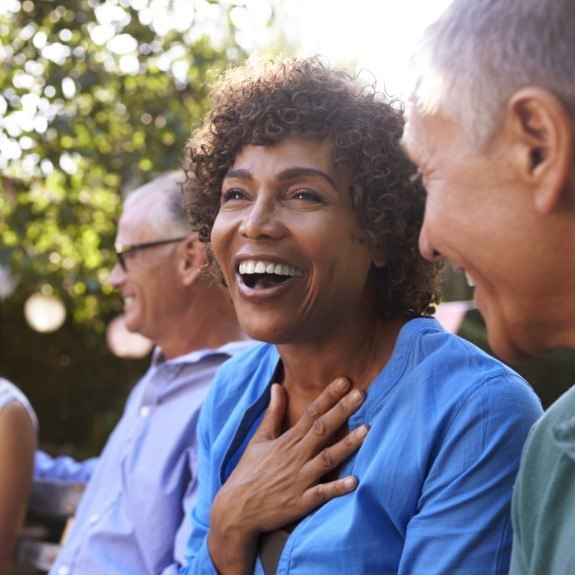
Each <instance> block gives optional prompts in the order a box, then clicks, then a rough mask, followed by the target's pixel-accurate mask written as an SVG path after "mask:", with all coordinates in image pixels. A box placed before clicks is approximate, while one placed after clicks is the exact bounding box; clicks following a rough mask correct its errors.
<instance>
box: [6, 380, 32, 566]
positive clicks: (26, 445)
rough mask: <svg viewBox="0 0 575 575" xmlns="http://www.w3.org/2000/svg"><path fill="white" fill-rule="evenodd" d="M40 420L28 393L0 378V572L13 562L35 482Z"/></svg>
mask: <svg viewBox="0 0 575 575" xmlns="http://www.w3.org/2000/svg"><path fill="white" fill-rule="evenodd" d="M36 427H37V420H36V414H35V413H34V410H33V409H32V407H31V406H30V403H29V402H28V400H27V398H26V397H25V396H24V394H23V393H22V392H21V391H20V390H19V389H18V388H17V387H16V386H15V385H14V384H12V383H10V382H9V381H8V380H6V379H4V378H2V377H0V572H1V573H4V572H7V571H3V570H2V566H4V568H5V569H8V567H7V566H8V565H10V563H11V561H12V554H13V552H14V545H15V543H16V538H17V536H18V534H19V532H20V529H21V528H22V524H23V522H24V516H25V513H26V507H27V505H28V495H29V492H30V485H31V483H32V468H33V462H34V451H35V449H36Z"/></svg>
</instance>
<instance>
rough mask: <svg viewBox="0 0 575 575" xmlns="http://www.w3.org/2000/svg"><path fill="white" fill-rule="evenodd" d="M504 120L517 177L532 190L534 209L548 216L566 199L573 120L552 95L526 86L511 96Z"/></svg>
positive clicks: (540, 89) (571, 153) (541, 89)
mask: <svg viewBox="0 0 575 575" xmlns="http://www.w3.org/2000/svg"><path fill="white" fill-rule="evenodd" d="M506 120H507V121H506V127H507V130H508V131H509V132H508V135H510V137H511V138H512V140H511V142H510V144H511V146H512V149H513V150H514V152H513V153H514V162H515V167H516V169H518V175H519V177H520V178H521V179H522V181H523V182H524V183H526V184H527V185H529V186H530V188H531V189H532V191H533V202H534V205H535V209H536V210H538V211H539V212H541V213H544V214H548V213H551V212H552V211H553V210H555V209H556V208H557V207H558V205H559V204H560V203H562V202H563V201H565V200H568V198H567V197H566V194H567V193H568V192H569V190H568V186H567V183H568V180H569V175H570V169H571V161H572V155H573V133H572V127H573V126H572V119H571V117H570V115H569V113H568V112H567V110H566V109H565V106H563V104H562V103H561V102H560V101H559V99H558V98H557V97H556V96H555V95H554V94H552V93H551V92H549V91H547V90H544V89H543V88H537V87H528V88H523V89H521V90H519V91H517V92H516V93H515V94H514V95H513V96H512V97H511V99H510V100H509V104H508V107H507V119H506ZM570 203H571V202H570Z"/></svg>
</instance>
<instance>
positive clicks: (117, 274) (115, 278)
mask: <svg viewBox="0 0 575 575" xmlns="http://www.w3.org/2000/svg"><path fill="white" fill-rule="evenodd" d="M125 277H126V272H125V271H124V270H123V269H122V266H121V265H120V263H119V262H116V264H115V265H114V267H113V268H112V271H111V272H110V275H109V276H108V282H109V283H110V284H111V285H113V286H114V287H115V288H117V287H118V286H119V285H120V284H121V283H122V282H123V281H124V279H125Z"/></svg>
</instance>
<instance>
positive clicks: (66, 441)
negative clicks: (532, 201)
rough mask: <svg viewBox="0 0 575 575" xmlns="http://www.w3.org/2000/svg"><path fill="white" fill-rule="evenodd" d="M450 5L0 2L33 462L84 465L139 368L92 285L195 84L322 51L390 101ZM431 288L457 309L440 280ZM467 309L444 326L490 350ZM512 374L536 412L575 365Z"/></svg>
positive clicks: (6, 302) (180, 142) (164, 154)
mask: <svg viewBox="0 0 575 575" xmlns="http://www.w3.org/2000/svg"><path fill="white" fill-rule="evenodd" d="M448 1H449V0H435V1H433V0H429V1H426V2H424V1H421V2H418V1H416V0H406V1H405V2H403V3H402V7H396V6H392V5H391V4H392V3H388V2H379V3H375V2H369V0H356V1H355V2H354V3H353V6H349V3H346V5H343V4H342V5H340V3H334V2H327V1H325V0H308V1H307V2H304V1H303V0H284V1H281V0H229V1H219V2H218V1H211V0H2V2H1V3H0V374H1V375H3V376H4V377H7V378H8V379H11V380H12V381H14V383H16V384H17V385H18V386H19V387H21V389H22V390H23V391H24V392H25V393H26V394H27V395H28V397H29V399H30V400H31V402H32V404H33V405H34V407H35V409H36V411H37V413H38V417H39V420H40V440H41V444H42V447H43V448H44V449H46V450H47V451H49V452H51V453H54V454H56V453H72V454H74V455H75V456H78V457H82V456H87V455H92V454H96V453H98V452H99V450H100V449H101V447H102V445H103V443H104V441H105V439H106V437H107V436H108V433H109V432H110V430H111V429H112V427H113V426H114V425H115V423H116V421H117V419H118V417H119V416H120V410H121V409H122V406H123V403H124V401H125V398H126V396H127V394H128V392H129V390H130V389H131V387H132V386H133V385H134V383H135V382H136V381H137V379H138V378H139V377H140V375H141V374H142V373H143V372H144V371H145V369H146V368H147V365H148V362H149V351H150V345H149V342H147V341H145V340H143V339H142V338H132V337H130V334H127V333H126V332H125V330H124V329H123V326H122V324H121V319H119V316H120V314H121V308H122V305H121V301H120V298H119V297H118V296H117V295H116V294H115V293H114V292H113V290H111V288H110V286H109V285H107V282H106V280H107V277H108V275H109V272H110V270H111V268H112V266H113V265H114V254H113V249H112V248H113V242H114V236H115V227H116V221H117V218H118V215H119V210H120V206H121V202H122V198H123V196H124V195H125V194H126V193H127V192H128V191H130V190H131V189H133V188H135V187H137V186H139V185H141V184H142V183H144V182H145V181H147V180H149V179H151V178H152V177H154V176H155V175H157V174H158V173H160V172H163V171H165V170H170V169H175V168H177V167H178V165H179V161H180V157H181V152H182V149H183V146H184V144H185V142H186V140H187V138H188V137H189V135H190V133H191V131H192V129H193V128H194V127H195V126H197V125H198V123H199V121H200V119H201V117H202V113H203V111H204V110H205V109H206V105H207V102H206V91H205V83H206V81H209V80H210V79H211V78H213V76H214V75H215V74H217V72H218V71H219V70H221V69H222V68H223V67H225V66H228V65H230V64H233V63H235V62H238V61H241V60H242V59H243V58H245V57H246V56H247V55H248V54H250V53H251V52H252V51H254V50H258V51H263V52H267V53H269V54H270V55H273V54H274V53H276V52H278V51H283V52H291V53H297V54H301V55H309V54H311V53H321V54H324V55H326V56H328V57H329V58H330V60H331V61H332V63H334V64H337V65H341V66H346V67H348V68H349V69H350V70H357V69H360V68H362V69H364V71H365V70H369V72H370V75H371V77H373V79H374V80H375V79H377V80H378V86H380V88H381V89H383V88H384V87H385V89H386V90H387V91H388V92H391V93H392V94H393V95H397V96H399V97H400V98H401V97H402V95H403V92H404V90H405V89H406V82H407V81H408V79H407V74H406V72H407V68H408V66H407V64H408V58H409V51H410V49H411V47H412V43H413V42H414V41H415V38H416V37H417V35H418V33H419V32H420V30H421V28H423V26H424V25H425V24H426V23H427V22H428V21H430V20H431V19H432V18H433V17H435V16H436V15H438V14H439V12H440V11H441V10H442V9H443V8H444V7H445V6H446V5H447V3H448ZM333 4H337V6H333ZM374 4H376V5H377V6H376V7H374ZM394 4H395V3H394ZM494 257H496V254H494ZM444 291H445V301H446V302H450V301H464V302H468V301H469V300H471V299H472V292H471V291H470V289H469V288H468V287H467V286H466V285H465V283H464V281H463V279H462V278H461V277H459V276H456V275H455V274H453V273H452V272H451V271H450V270H448V269H447V270H445V273H444ZM541 305H545V302H541ZM470 307H472V306H469V305H467V306H464V307H463V308H459V311H457V314H458V315H457V318H456V321H455V323H454V324H453V325H454V326H455V327H454V329H458V330H459V333H460V335H462V336H463V337H466V338H468V339H470V340H472V341H474V342H475V343H477V344H478V345H480V346H481V347H483V348H485V349H488V348H487V344H486V340H485V330H484V326H483V323H482V320H481V317H480V316H479V314H478V313H477V312H476V311H474V310H473V309H469V311H466V310H467V309H468V308H470ZM516 369H517V370H518V371H520V372H521V373H522V374H523V375H525V377H526V378H527V379H528V380H529V381H530V382H531V383H532V385H533V386H534V388H535V390H536V391H537V393H538V394H539V395H540V397H541V398H542V401H543V403H544V405H546V406H547V405H548V404H549V403H550V402H551V401H553V400H554V399H555V398H556V397H557V396H558V395H559V394H560V393H562V392H563V391H564V390H565V389H566V388H567V387H568V386H569V385H571V383H572V382H573V381H572V380H573V373H574V372H575V358H574V356H573V354H572V353H571V352H558V353H555V354H553V355H552V356H549V357H547V358H544V359H541V360H537V361H536V362H532V363H530V364H528V365H524V366H520V367H519V368H516Z"/></svg>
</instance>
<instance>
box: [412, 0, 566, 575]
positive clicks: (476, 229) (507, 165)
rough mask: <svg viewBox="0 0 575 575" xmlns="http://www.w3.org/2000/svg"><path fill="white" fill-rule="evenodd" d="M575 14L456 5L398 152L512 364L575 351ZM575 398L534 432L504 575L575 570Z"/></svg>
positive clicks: (517, 0) (430, 48)
mask: <svg viewBox="0 0 575 575" xmlns="http://www.w3.org/2000/svg"><path fill="white" fill-rule="evenodd" d="M574 30H575V3H574V2H573V0H453V2H452V3H451V4H450V6H449V8H448V9H447V10H446V12H445V13H444V15H443V16H441V17H440V18H439V20H438V21H437V22H436V23H434V24H432V25H431V26H430V27H429V29H428V30H427V32H426V33H425V35H424V37H423V39H422V43H421V46H420V49H419V51H418V53H417V55H416V56H417V58H416V60H415V62H416V65H417V72H418V79H417V83H416V86H415V89H414V91H413V93H412V95H411V98H410V104H409V106H410V108H409V115H408V123H407V125H406V128H405V132H404V137H403V143H404V146H405V148H406V150H407V152H408V154H409V155H410V156H411V158H412V159H413V161H414V162H415V163H416V164H417V165H418V167H419V175H420V176H421V177H422V178H423V182H424V184H425V186H426V188H427V192H428V197H427V203H426V208H425V218H424V222H423V227H422V230H421V235H420V249H421V251H422V253H423V254H424V255H425V256H426V257H427V258H429V259H439V258H446V259H448V260H449V261H450V262H451V265H452V266H453V267H454V269H455V270H457V271H460V272H462V273H465V274H466V276H467V277H468V280H469V283H470V284H471V285H474V286H475V300H476V303H477V306H478V308H479V309H480V311H481V312H482V314H483V316H484V318H485V321H486V324H487V330H488V337H489V342H490V344H491V347H492V349H493V350H494V351H495V352H496V353H497V354H498V355H500V356H501V357H502V358H503V359H505V360H507V361H510V362H519V361H525V360H529V359H530V358H533V357H536V356H538V355H541V354H543V353H546V352H549V351H551V350H555V349H559V348H570V349H575V298H574V297H573V294H574V293H575V34H574ZM574 515H575V388H572V389H571V390H570V391H568V392H567V393H566V394H565V395H563V396H562V397H561V398H560V399H559V400H558V401H557V402H556V403H555V404H554V405H553V406H552V407H551V408H550V409H549V410H548V411H547V413H546V414H545V415H544V416H543V418H542V419H541V420H540V421H539V422H538V423H537V424H536V425H535V426H534V428H533V429H532V431H531V435H530V437H529V439H528V442H527V445H526V448H525V450H524V453H523V458H522V463H521V468H520V471H519V475H518V479H517V483H516V485H515V489H514V495H513V509H512V516H513V527H514V542H513V552H512V560H511V573H513V574H514V575H515V574H517V575H519V574H522V575H527V574H531V575H535V574H537V575H562V574H568V573H569V574H573V573H575V546H574V544H573V542H574V541H575V521H574V520H573V517H574Z"/></svg>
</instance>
